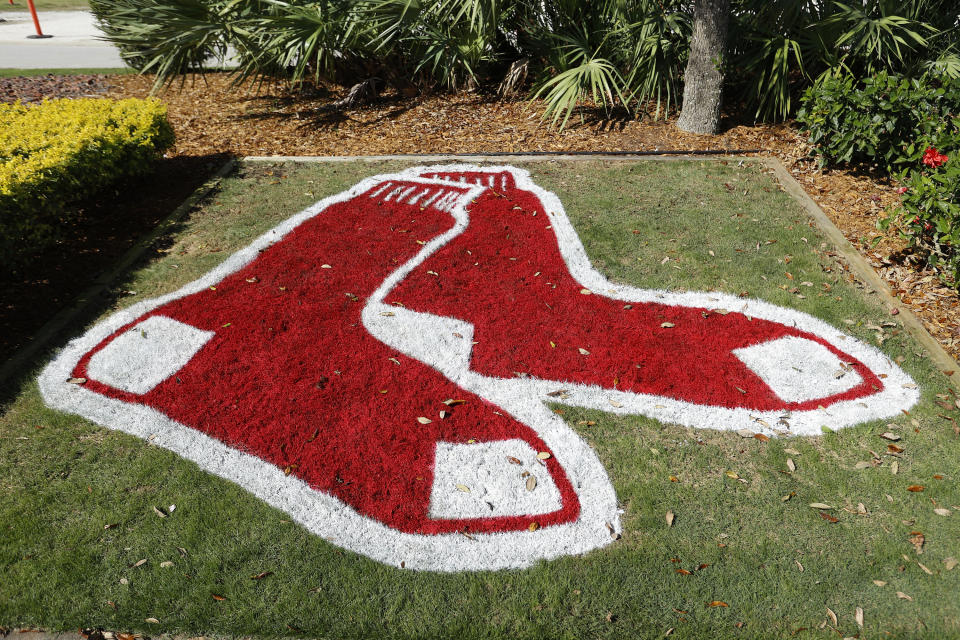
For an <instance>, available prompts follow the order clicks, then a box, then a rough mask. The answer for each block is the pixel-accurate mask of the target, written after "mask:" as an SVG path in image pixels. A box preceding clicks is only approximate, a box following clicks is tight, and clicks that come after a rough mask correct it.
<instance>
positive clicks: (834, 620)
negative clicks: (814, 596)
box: [827, 607, 840, 626]
mask: <svg viewBox="0 0 960 640" xmlns="http://www.w3.org/2000/svg"><path fill="white" fill-rule="evenodd" d="M827 617H828V618H830V622H832V623H833V626H837V625H838V624H840V621H839V620H838V619H837V614H836V613H834V612H833V609H831V608H830V607H827Z"/></svg>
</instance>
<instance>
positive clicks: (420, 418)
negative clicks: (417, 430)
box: [417, 416, 433, 424]
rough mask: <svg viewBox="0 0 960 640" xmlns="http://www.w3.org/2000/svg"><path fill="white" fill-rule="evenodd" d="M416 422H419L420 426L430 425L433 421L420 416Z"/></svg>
mask: <svg viewBox="0 0 960 640" xmlns="http://www.w3.org/2000/svg"><path fill="white" fill-rule="evenodd" d="M417 422H419V423H420V424H430V423H431V422H433V420H431V419H430V418H425V417H423V416H420V417H419V418H417Z"/></svg>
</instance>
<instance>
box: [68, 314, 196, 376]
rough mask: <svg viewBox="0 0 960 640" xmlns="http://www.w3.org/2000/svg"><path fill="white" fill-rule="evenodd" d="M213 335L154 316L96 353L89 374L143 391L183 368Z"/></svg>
mask: <svg viewBox="0 0 960 640" xmlns="http://www.w3.org/2000/svg"><path fill="white" fill-rule="evenodd" d="M212 337H213V332H212V331H202V330H200V329H197V328H196V327H191V326H190V325H188V324H184V323H182V322H178V321H177V320H173V319H172V318H165V317H163V316H152V317H150V318H147V319H146V320H144V321H143V322H140V323H138V324H136V325H135V326H133V327H131V328H130V329H128V330H127V331H125V332H124V333H122V334H120V335H118V336H117V337H116V338H114V339H113V341H112V342H110V343H109V344H108V345H107V346H105V347H104V348H103V349H101V350H100V351H98V352H97V353H95V354H94V355H93V357H92V358H90V363H89V364H88V365H87V374H88V375H89V376H90V378H91V379H93V380H96V381H98V382H102V383H103V384H105V385H109V386H111V387H113V388H115V389H121V390H123V391H128V392H130V393H137V394H144V393H147V392H148V391H150V390H151V389H153V388H154V387H155V386H157V385H158V384H160V383H161V382H163V381H164V380H166V379H167V378H169V377H170V376H172V375H173V374H174V373H176V372H177V371H179V370H180V369H182V368H183V366H184V365H186V364H187V362H189V361H190V358H192V357H193V356H194V355H195V354H196V353H197V351H199V350H200V348H201V347H203V345H205V344H206V343H207V341H208V340H209V339H210V338H212Z"/></svg>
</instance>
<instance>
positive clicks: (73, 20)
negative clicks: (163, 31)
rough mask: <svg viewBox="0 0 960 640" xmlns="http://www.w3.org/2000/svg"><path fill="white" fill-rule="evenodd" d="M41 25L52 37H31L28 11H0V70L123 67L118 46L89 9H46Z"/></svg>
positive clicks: (31, 30)
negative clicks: (105, 36) (107, 39)
mask: <svg viewBox="0 0 960 640" xmlns="http://www.w3.org/2000/svg"><path fill="white" fill-rule="evenodd" d="M39 16H40V28H41V29H42V30H43V33H44V34H49V35H52V36H53V37H52V38H45V39H42V40H39V39H38V40H31V39H28V38H27V36H29V35H31V34H33V33H35V31H34V28H33V21H32V20H31V19H30V14H29V13H27V12H26V11H23V12H20V11H15V12H14V11H11V12H3V13H0V18H2V19H3V20H4V22H0V69H56V68H82V69H89V68H105V67H123V66H124V64H123V60H121V59H120V53H119V52H118V51H117V49H116V47H114V46H113V45H110V44H108V43H106V42H103V41H101V40H99V38H100V37H101V36H102V34H101V32H100V31H99V30H98V29H97V27H96V25H95V24H94V21H93V16H92V15H91V14H90V12H89V11H45V12H41V13H40V14H39Z"/></svg>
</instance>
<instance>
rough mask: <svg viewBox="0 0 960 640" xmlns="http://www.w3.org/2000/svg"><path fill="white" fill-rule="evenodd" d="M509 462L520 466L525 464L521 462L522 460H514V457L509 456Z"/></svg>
mask: <svg viewBox="0 0 960 640" xmlns="http://www.w3.org/2000/svg"><path fill="white" fill-rule="evenodd" d="M507 462H509V463H510V464H519V465H522V464H523V463H522V462H520V458H514V457H513V456H507Z"/></svg>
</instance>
